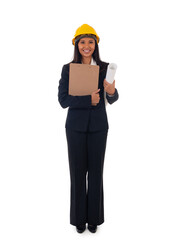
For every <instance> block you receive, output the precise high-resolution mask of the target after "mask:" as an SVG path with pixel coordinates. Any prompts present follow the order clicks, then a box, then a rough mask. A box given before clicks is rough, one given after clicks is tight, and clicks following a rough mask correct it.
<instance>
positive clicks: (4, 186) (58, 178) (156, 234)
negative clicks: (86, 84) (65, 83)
mask: <svg viewBox="0 0 169 240" xmlns="http://www.w3.org/2000/svg"><path fill="white" fill-rule="evenodd" d="M168 21H169V17H168V7H167V0H166V1H165V0H160V1H156V0H155V1H150V0H142V1H137V0H128V1H125V0H116V1H106V0H104V1H89V0H86V1H77V0H74V1H50V0H48V1H38V0H33V1H32V0H29V1H17V0H16V1H7V0H6V1H3V0H2V1H1V3H0V35H1V36H0V114H1V117H0V148H1V149H0V228H1V229H0V238H1V239H2V240H6V239H10V240H11V239H17V240H20V239H22V240H23V239H24V240H27V239H28V240H30V239H31V240H34V239H35V240H37V239H40V240H44V239H45V240H48V239H50V240H53V239H68V238H69V239H80V238H87V239H104V238H105V236H106V235H107V236H108V237H109V238H112V239H114V240H124V239H130V240H143V239H144V240H150V239H153V240H154V239H159V240H161V239H163V240H168V239H169V229H168V226H169V204H168V203H169V184H168V183H169V163H168V161H169V153H168V142H169V128H168V122H169V116H168V102H169V97H168V81H169V68H168V63H169V47H168V43H169V35H168ZM84 23H87V24H89V25H91V26H92V27H94V28H95V30H96V32H97V33H98V35H99V36H100V43H99V49H100V56H101V59H102V60H103V61H107V62H114V63H116V64H117V66H118V69H117V72H116V78H115V80H116V88H117V89H118V91H119V100H118V101H117V102H115V103H114V104H112V105H109V106H107V114H108V121H109V133H108V140H107V149H106V155H105V165H104V197H105V222H104V224H102V225H100V226H99V228H98V231H97V233H96V234H92V233H90V232H88V231H86V232H84V233H83V234H81V235H80V234H78V233H77V232H76V230H75V227H74V226H72V225H70V224H69V204H70V177H69V166H68V155H67V143H66V135H65V120H66V114H67V109H63V108H61V106H60V105H59V103H58V97H57V93H58V83H59V80H60V74H61V69H62V66H63V65H64V64H66V63H68V62H69V61H71V60H72V56H73V50H74V48H73V45H72V42H71V41H72V38H73V36H74V33H75V31H76V29H77V28H78V27H79V26H80V25H82V24H84ZM59 236H60V237H59Z"/></svg>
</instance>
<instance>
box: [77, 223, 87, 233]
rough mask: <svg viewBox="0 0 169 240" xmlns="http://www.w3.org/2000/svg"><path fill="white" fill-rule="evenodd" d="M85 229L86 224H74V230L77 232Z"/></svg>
mask: <svg viewBox="0 0 169 240" xmlns="http://www.w3.org/2000/svg"><path fill="white" fill-rule="evenodd" d="M85 229H86V225H78V226H76V231H77V232H78V233H82V232H84V230H85Z"/></svg>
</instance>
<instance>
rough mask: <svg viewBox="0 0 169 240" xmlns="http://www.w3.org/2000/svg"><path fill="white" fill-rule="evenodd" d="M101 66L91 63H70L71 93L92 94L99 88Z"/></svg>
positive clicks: (75, 94) (73, 94)
mask: <svg viewBox="0 0 169 240" xmlns="http://www.w3.org/2000/svg"><path fill="white" fill-rule="evenodd" d="M99 68H100V67H99V66H98V65H90V64H79V63H70V68H69V95H72V96H84V95H90V94H91V93H92V92H93V91H96V90H97V89H98V85H99Z"/></svg>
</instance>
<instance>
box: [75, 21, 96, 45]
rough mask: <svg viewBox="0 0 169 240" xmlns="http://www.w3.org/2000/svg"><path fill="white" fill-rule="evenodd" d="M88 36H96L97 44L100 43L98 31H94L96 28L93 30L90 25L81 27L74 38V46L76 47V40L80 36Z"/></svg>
mask: <svg viewBox="0 0 169 240" xmlns="http://www.w3.org/2000/svg"><path fill="white" fill-rule="evenodd" d="M86 34H92V35H95V36H96V39H97V43H99V40H100V38H99V36H98V35H97V33H96V31H95V30H94V28H92V27H91V26H89V25H88V24H83V25H82V26H80V27H79V28H78V29H77V30H76V33H75V35H74V38H73V39H72V43H73V45H75V39H76V38H77V37H78V36H80V35H86Z"/></svg>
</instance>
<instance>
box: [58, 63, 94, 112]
mask: <svg viewBox="0 0 169 240" xmlns="http://www.w3.org/2000/svg"><path fill="white" fill-rule="evenodd" d="M68 88H69V71H68V69H67V67H66V65H64V66H63V68H62V73H61V79H60V81H59V87H58V101H59V103H60V105H61V107H62V108H67V107H74V108H90V107H91V95H85V96H71V95H69V94H68Z"/></svg>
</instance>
